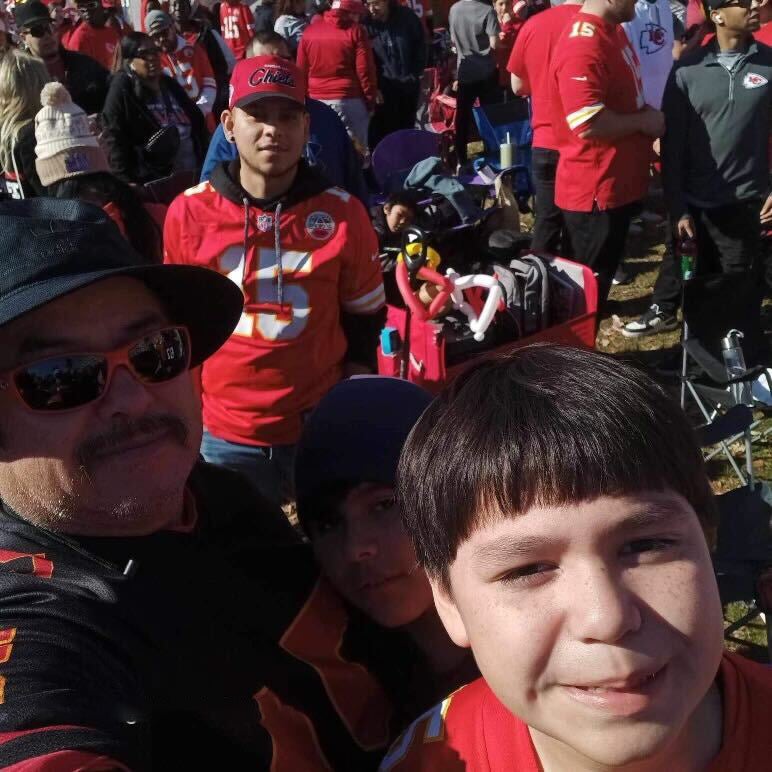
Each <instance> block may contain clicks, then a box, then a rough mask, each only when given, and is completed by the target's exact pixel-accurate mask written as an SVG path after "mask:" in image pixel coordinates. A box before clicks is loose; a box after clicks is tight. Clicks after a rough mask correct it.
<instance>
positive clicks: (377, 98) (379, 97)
mask: <svg viewBox="0 0 772 772" xmlns="http://www.w3.org/2000/svg"><path fill="white" fill-rule="evenodd" d="M375 104H377V105H382V104H383V94H381V92H380V91H379V92H378V93H377V94H376V95H375Z"/></svg>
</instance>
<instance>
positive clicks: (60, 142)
mask: <svg viewBox="0 0 772 772" xmlns="http://www.w3.org/2000/svg"><path fill="white" fill-rule="evenodd" d="M40 103H41V104H42V105H43V107H42V108H41V110H40V111H39V112H38V114H37V115H36V116H35V139H36V141H37V144H36V147H35V153H36V155H37V159H36V161H35V167H36V168H37V172H38V176H39V177H40V182H41V183H42V184H43V185H46V186H48V185H53V183H55V182H58V181H59V180H61V179H64V178H65V177H75V176H77V175H79V174H91V173H93V172H109V171H110V166H109V164H108V163H107V158H106V157H105V154H104V151H103V150H102V148H101V147H100V145H99V141H98V140H97V138H96V137H95V136H94V133H93V132H92V131H91V126H90V125H89V120H88V116H87V115H86V113H84V112H83V110H81V108H80V107H78V106H77V105H76V104H75V103H74V102H73V101H72V97H71V96H70V92H69V91H67V89H66V88H65V87H64V86H63V85H62V84H61V83H56V82H54V83H46V85H45V86H43V90H42V91H41V92H40Z"/></svg>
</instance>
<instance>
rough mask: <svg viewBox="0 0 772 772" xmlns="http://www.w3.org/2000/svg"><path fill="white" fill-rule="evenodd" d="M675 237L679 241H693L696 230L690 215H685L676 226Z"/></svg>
mask: <svg viewBox="0 0 772 772" xmlns="http://www.w3.org/2000/svg"><path fill="white" fill-rule="evenodd" d="M676 235H677V236H678V238H679V239H694V238H696V237H697V228H696V227H695V225H694V219H693V218H692V216H691V215H690V214H685V215H684V216H683V217H682V218H681V219H680V220H679V221H678V225H676Z"/></svg>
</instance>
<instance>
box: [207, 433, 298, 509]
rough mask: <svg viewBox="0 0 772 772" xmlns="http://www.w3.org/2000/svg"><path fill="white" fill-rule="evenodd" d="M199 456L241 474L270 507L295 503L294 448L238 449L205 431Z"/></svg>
mask: <svg viewBox="0 0 772 772" xmlns="http://www.w3.org/2000/svg"><path fill="white" fill-rule="evenodd" d="M201 455H202V456H203V457H204V458H205V459H206V460H207V461H208V462H209V463H210V464H219V465H220V466H224V467H227V468H228V469H233V470H234V471H236V472H241V473H242V474H243V475H245V476H246V477H247V478H248V479H249V481H250V482H251V483H252V484H253V485H254V486H255V487H256V488H257V489H258V490H259V491H260V493H262V494H263V496H264V497H265V498H267V499H268V500H269V501H271V502H272V503H274V504H276V505H277V506H281V505H282V504H283V503H284V502H285V501H288V500H290V499H294V497H295V485H294V466H295V446H294V445H273V446H263V445H241V444H239V443H236V442H228V440H222V439H220V438H219V437H215V436H213V435H211V434H209V432H208V431H206V429H204V437H203V439H202V441H201Z"/></svg>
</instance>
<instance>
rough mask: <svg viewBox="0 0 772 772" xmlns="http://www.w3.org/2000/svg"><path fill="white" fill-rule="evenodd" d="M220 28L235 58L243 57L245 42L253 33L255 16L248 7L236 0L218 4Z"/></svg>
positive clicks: (246, 42) (250, 38) (245, 47)
mask: <svg viewBox="0 0 772 772" xmlns="http://www.w3.org/2000/svg"><path fill="white" fill-rule="evenodd" d="M220 29H222V36H223V40H224V41H225V43H226V45H227V46H228V48H230V50H231V51H233V55H234V56H235V57H236V59H237V60H238V59H243V58H244V52H245V51H246V50H247V44H248V43H249V41H250V40H252V37H253V36H254V34H255V17H254V16H253V15H252V11H250V10H249V7H248V6H246V5H242V4H241V3H240V2H238V0H236V2H234V3H229V2H224V3H221V5H220Z"/></svg>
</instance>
